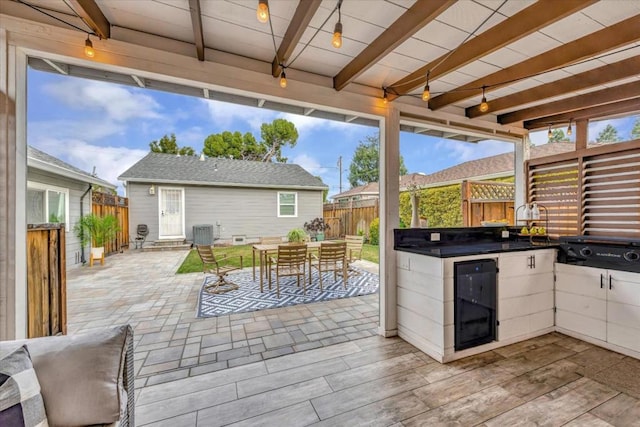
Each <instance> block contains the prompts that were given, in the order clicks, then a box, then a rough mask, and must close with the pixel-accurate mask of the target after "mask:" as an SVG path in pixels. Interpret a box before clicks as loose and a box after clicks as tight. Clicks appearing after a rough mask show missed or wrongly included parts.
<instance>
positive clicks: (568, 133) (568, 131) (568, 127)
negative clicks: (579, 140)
mask: <svg viewBox="0 0 640 427" xmlns="http://www.w3.org/2000/svg"><path fill="white" fill-rule="evenodd" d="M572 133H573V132H572V131H571V119H569V126H567V135H569V136H571V134H572Z"/></svg>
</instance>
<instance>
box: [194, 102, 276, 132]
mask: <svg viewBox="0 0 640 427" xmlns="http://www.w3.org/2000/svg"><path fill="white" fill-rule="evenodd" d="M201 102H202V103H204V104H205V105H206V106H207V109H208V111H209V116H210V117H211V120H213V121H214V122H215V124H216V125H217V126H219V127H222V128H225V129H226V130H233V129H231V126H232V125H233V121H234V120H237V121H241V122H245V123H247V124H248V125H249V126H250V127H251V129H252V130H253V131H259V130H260V126H261V125H262V123H268V122H271V121H272V120H273V119H275V118H276V117H277V113H276V112H274V111H271V110H264V109H262V108H257V107H255V108H254V107H247V106H246V105H239V104H231V103H228V102H219V101H213V100H209V99H202V100H201Z"/></svg>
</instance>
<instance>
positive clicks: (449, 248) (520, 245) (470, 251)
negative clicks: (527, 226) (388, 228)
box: [396, 241, 559, 258]
mask: <svg viewBox="0 0 640 427" xmlns="http://www.w3.org/2000/svg"><path fill="white" fill-rule="evenodd" d="M557 247H559V245H558V244H554V243H548V244H540V243H536V244H532V243H531V242H529V241H517V242H516V241H505V242H478V243H467V244H463V245H444V246H435V247H434V246H431V247H399V248H396V250H397V251H401V252H411V253H414V254H420V255H427V256H432V257H437V258H451V257H459V256H468V255H482V254H495V253H500V252H517V251H529V250H534V249H550V248H551V249H553V248H557Z"/></svg>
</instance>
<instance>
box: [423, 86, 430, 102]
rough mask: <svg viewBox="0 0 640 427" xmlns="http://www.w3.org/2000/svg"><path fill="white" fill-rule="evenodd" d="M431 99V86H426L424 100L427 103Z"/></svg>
mask: <svg viewBox="0 0 640 427" xmlns="http://www.w3.org/2000/svg"><path fill="white" fill-rule="evenodd" d="M429 98H431V92H430V91H429V85H425V87H424V90H423V91H422V100H423V101H424V102H427V101H428V100H429Z"/></svg>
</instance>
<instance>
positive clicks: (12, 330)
mask: <svg viewBox="0 0 640 427" xmlns="http://www.w3.org/2000/svg"><path fill="white" fill-rule="evenodd" d="M0 58H1V60H0V64H2V65H1V66H0V140H1V141H3V144H2V145H1V146H0V253H1V254H2V256H1V257H0V340H8V339H16V338H25V337H26V333H27V316H26V310H27V308H26V307H27V279H26V274H27V271H26V270H27V265H26V241H27V236H26V228H27V225H26V219H25V218H26V200H25V199H26V192H27V191H26V190H27V182H26V177H27V160H26V159H27V144H26V116H27V111H26V72H27V57H26V55H25V54H24V53H23V52H21V51H19V50H18V49H17V48H16V47H15V46H13V45H10V44H9V41H8V37H7V31H6V30H5V29H0Z"/></svg>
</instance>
